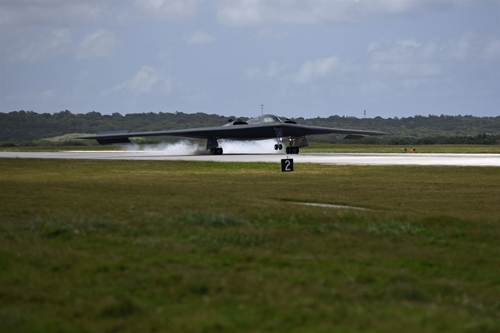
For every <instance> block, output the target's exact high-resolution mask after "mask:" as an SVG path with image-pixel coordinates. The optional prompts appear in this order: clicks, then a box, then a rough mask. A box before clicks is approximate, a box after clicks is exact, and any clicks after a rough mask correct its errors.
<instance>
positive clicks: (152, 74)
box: [114, 66, 165, 92]
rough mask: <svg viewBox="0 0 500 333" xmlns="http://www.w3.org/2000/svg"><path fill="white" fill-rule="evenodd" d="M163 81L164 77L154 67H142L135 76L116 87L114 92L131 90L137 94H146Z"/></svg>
mask: <svg viewBox="0 0 500 333" xmlns="http://www.w3.org/2000/svg"><path fill="white" fill-rule="evenodd" d="M162 80H165V76H164V75H163V74H162V73H160V72H158V71H157V70H156V69H155V68H154V67H151V66H142V67H141V70H140V71H139V72H137V74H135V76H134V77H133V78H132V79H130V80H126V81H124V82H123V83H121V84H119V85H117V86H116V87H115V88H114V90H116V91H120V90H132V91H139V92H148V91H150V90H151V88H152V87H153V86H154V85H155V84H157V83H158V82H160V81H162Z"/></svg>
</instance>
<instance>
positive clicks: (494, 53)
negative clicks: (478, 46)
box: [483, 38, 500, 60]
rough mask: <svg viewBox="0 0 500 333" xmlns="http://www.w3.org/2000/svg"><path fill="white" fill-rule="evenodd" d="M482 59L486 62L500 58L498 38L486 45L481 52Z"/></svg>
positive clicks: (499, 41) (499, 40)
mask: <svg viewBox="0 0 500 333" xmlns="http://www.w3.org/2000/svg"><path fill="white" fill-rule="evenodd" d="M483 57H484V58H486V59H488V60H492V59H497V58H500V38H499V39H494V40H492V41H490V42H489V43H488V45H486V47H485V48H484V50H483Z"/></svg>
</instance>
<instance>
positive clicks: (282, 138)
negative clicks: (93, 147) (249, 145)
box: [79, 114, 387, 155]
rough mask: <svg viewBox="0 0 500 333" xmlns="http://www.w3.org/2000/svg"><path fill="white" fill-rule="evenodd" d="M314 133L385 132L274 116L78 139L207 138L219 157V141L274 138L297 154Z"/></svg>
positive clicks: (278, 146)
mask: <svg viewBox="0 0 500 333" xmlns="http://www.w3.org/2000/svg"><path fill="white" fill-rule="evenodd" d="M317 134H345V135H346V137H345V139H360V138H362V137H364V136H378V135H384V134H387V133H384V132H375V131H363V130H354V129H338V128H329V127H320V126H309V125H301V124H297V123H296V122H295V121H292V120H290V119H286V120H284V121H283V120H281V119H280V118H278V117H277V116H275V115H272V114H264V115H261V116H259V117H255V118H251V119H249V120H247V121H242V120H240V119H237V120H232V119H230V120H228V123H227V124H225V125H223V126H217V127H201V128H189V129H182V130H168V131H151V132H128V131H119V132H101V133H98V134H96V135H92V136H84V137H80V138H79V139H95V140H97V142H99V143H100V144H113V143H130V140H129V138H132V137H148V136H176V137H186V138H194V139H206V140H207V147H206V149H207V150H210V153H212V154H213V155H222V153H223V149H222V147H219V141H218V140H219V139H228V140H264V139H276V144H275V145H274V149H275V150H282V149H283V143H284V142H285V144H287V147H286V153H287V154H298V153H299V148H302V147H307V146H308V145H309V143H308V141H307V138H306V135H317Z"/></svg>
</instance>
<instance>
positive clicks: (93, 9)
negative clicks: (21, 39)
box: [0, 0, 111, 34]
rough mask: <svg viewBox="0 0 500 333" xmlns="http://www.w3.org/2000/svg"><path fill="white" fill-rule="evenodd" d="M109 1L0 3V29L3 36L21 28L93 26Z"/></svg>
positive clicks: (22, 1) (49, 0)
mask: <svg viewBox="0 0 500 333" xmlns="http://www.w3.org/2000/svg"><path fill="white" fill-rule="evenodd" d="M107 3H111V1H109V0H108V1H98V0H88V1H67V0H44V1H32V0H16V1H1V2H0V27H5V28H8V29H5V30H4V29H3V28H2V29H1V30H2V31H3V34H7V33H10V32H11V31H12V30H17V29H20V28H22V27H27V26H31V27H37V26H48V27H60V26H64V25H68V24H75V23H77V22H78V23H84V24H87V23H89V22H95V21H96V20H98V19H100V18H102V17H104V13H105V12H106V7H107Z"/></svg>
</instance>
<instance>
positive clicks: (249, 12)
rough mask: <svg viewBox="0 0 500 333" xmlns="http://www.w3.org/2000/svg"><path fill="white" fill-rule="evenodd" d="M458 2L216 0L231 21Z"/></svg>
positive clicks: (326, 16) (358, 14) (385, 11)
mask: <svg viewBox="0 0 500 333" xmlns="http://www.w3.org/2000/svg"><path fill="white" fill-rule="evenodd" d="M457 5H458V4H457V2H456V1H453V0H432V1H422V0H378V1H369V0H267V1H264V0H224V1H219V7H218V12H217V17H218V19H219V21H221V22H223V23H226V24H230V25H254V24H264V23H273V24H275V23H285V24H316V23H322V22H353V21H359V20H363V19H369V18H374V17H381V16H387V15H400V14H408V15H412V14H419V13H421V12H426V11H435V10H442V9H446V8H451V7H453V6H457Z"/></svg>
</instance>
